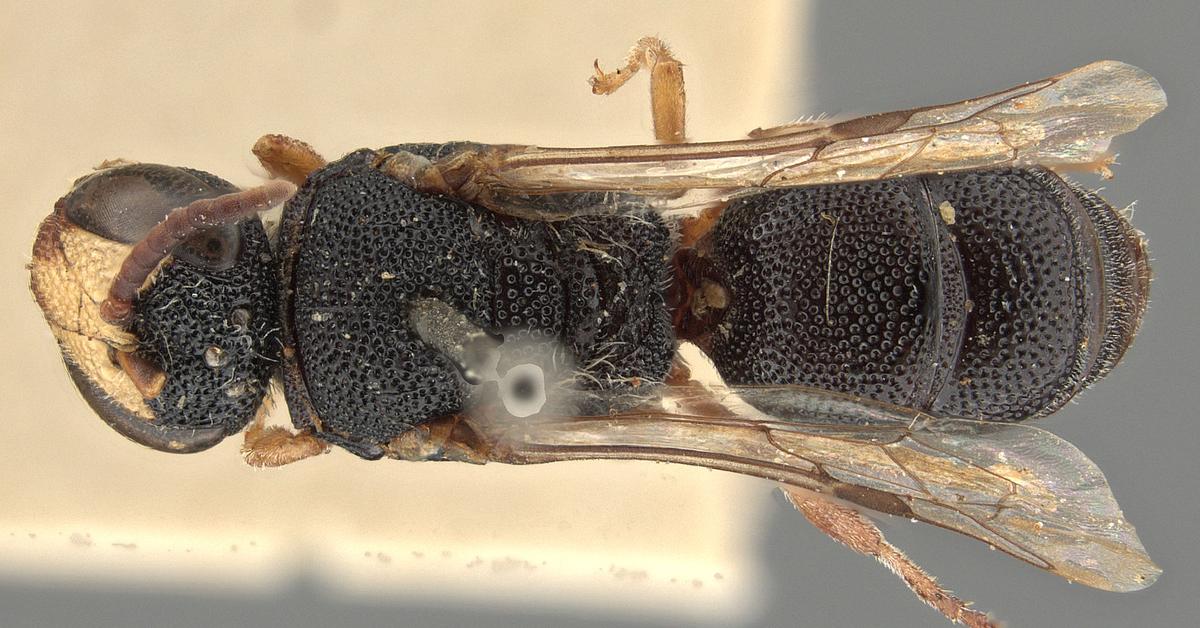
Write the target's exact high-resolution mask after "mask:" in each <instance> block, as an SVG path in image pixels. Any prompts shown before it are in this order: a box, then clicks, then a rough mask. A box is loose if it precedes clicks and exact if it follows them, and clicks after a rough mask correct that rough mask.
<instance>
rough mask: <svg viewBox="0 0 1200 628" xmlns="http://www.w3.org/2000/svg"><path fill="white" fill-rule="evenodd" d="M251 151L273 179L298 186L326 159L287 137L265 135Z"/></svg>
mask: <svg viewBox="0 0 1200 628" xmlns="http://www.w3.org/2000/svg"><path fill="white" fill-rule="evenodd" d="M250 150H251V152H253V153H254V156H255V157H258V161H259V163H261V164H262V165H263V168H266V169H267V172H268V173H270V174H271V177H273V178H276V179H283V180H285V181H289V182H291V183H294V184H295V185H297V186H300V185H303V184H304V180H305V179H307V178H308V175H310V174H312V172H313V171H314V170H317V169H318V168H321V167H323V166H324V165H325V158H324V157H322V156H321V155H319V154H318V153H317V151H315V150H313V147H312V146H309V145H308V144H307V143H305V142H302V141H300V140H298V139H295V138H291V137H288V136H286V135H275V134H272V135H264V136H262V137H260V138H258V141H257V142H255V143H254V148H252V149H250Z"/></svg>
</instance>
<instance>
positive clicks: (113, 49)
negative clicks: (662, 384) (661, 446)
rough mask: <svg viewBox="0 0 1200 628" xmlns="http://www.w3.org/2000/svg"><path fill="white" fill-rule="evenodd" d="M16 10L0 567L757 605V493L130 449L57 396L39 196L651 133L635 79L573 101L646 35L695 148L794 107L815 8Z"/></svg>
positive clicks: (680, 605)
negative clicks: (344, 159) (326, 160)
mask: <svg viewBox="0 0 1200 628" xmlns="http://www.w3.org/2000/svg"><path fill="white" fill-rule="evenodd" d="M4 14H5V17H4V19H3V20H0V77H2V79H3V81H2V84H3V86H4V87H3V89H2V90H0V129H2V139H0V159H2V160H3V163H4V167H3V168H0V207H3V208H4V211H5V212H6V216H8V217H9V219H10V222H9V224H8V226H7V228H6V229H4V230H3V232H2V233H0V238H2V241H3V245H2V247H0V250H2V257H0V289H2V290H3V292H2V293H3V294H5V295H6V298H5V299H4V300H3V303H0V317H2V321H0V323H2V324H0V329H2V330H3V331H2V332H0V333H2V334H3V346H5V347H6V348H7V349H8V352H9V353H8V355H9V357H8V359H6V360H3V361H2V362H0V391H2V392H0V396H2V397H3V399H4V407H5V420H4V422H3V428H0V429H2V437H0V478H3V479H2V480H0V575H2V576H4V577H5V578H8V579H16V580H18V581H20V580H26V581H31V582H51V583H53V582H60V583H63V584H70V585H72V586H77V585H83V586H88V585H89V584H95V585H103V586H106V587H119V588H128V589H139V588H142V589H146V590H152V591H159V590H166V591H171V590H176V591H197V590H218V591H223V592H225V593H228V594H233V595H255V594H262V593H264V592H266V591H270V590H272V589H274V588H278V587H282V586H285V585H286V584H287V583H288V582H290V581H291V580H292V579H294V578H296V577H298V574H304V577H305V578H308V579H311V580H314V581H316V582H317V583H318V586H320V587H323V588H326V589H328V590H330V591H332V592H334V593H333V594H334V595H344V596H347V597H350V598H355V599H387V600H392V601H395V600H397V599H406V598H413V599H415V598H420V599H421V600H422V601H423V602H424V603H430V601H431V600H434V601H436V600H446V603H447V604H450V603H452V601H453V600H468V601H473V602H479V603H487V604H499V605H517V606H534V607H564V608H572V607H578V606H582V607H584V608H590V609H592V612H595V613H599V614H601V615H610V616H614V617H618V616H620V617H633V616H641V615H645V614H650V615H653V616H660V617H679V618H685V617H686V618H691V619H694V620H704V621H710V622H716V623H725V622H728V621H733V620H734V619H735V618H738V617H742V616H744V615H745V613H747V612H748V611H747V609H748V608H752V607H753V606H754V605H755V604H756V603H758V602H760V601H761V600H759V596H758V594H757V592H758V591H759V589H760V587H759V581H760V579H761V568H760V566H759V565H758V564H757V562H756V559H755V557H754V556H753V553H752V551H751V549H752V543H751V539H752V537H753V535H754V533H755V530H756V526H757V525H758V524H759V519H760V515H759V514H758V513H759V512H760V511H761V503H762V498H763V496H764V495H767V494H768V493H769V488H770V487H769V484H766V483H763V482H758V481H754V480H748V479H743V478H738V477H735V476H731V475H728V474H722V473H716V472H708V471H704V470H698V469H690V468H683V467H677V466H668V465H656V464H648V463H573V464H569V465H568V464H560V465H550V466H544V467H531V468H505V467H501V466H498V465H493V466H488V467H470V466H465V465H454V464H440V465H435V464H423V465H418V464H404V463H395V462H377V463H366V462H363V461H360V460H357V459H355V458H354V457H353V456H351V455H349V454H346V453H343V452H341V451H335V452H333V453H331V454H329V455H326V456H322V457H320V458H317V459H313V460H308V461H305V462H303V463H300V464H297V465H294V466H293V467H289V468H283V469H278V470H270V471H256V470H251V469H249V468H247V467H245V466H244V465H243V464H242V463H241V461H240V458H239V456H238V453H237V448H238V446H239V445H240V438H231V439H229V440H227V441H226V442H225V443H223V444H222V445H220V446H218V447H217V448H215V449H214V450H211V451H209V452H206V453H202V454H198V455H193V456H171V455H167V454H162V453H157V452H152V451H150V450H147V449H142V448H140V447H138V446H136V445H134V444H132V443H129V442H126V441H125V440H123V439H122V438H120V437H119V436H118V435H116V434H115V433H113V432H112V431H111V430H110V429H109V428H108V427H107V426H105V425H103V424H102V423H101V422H100V421H99V420H97V419H95V418H94V417H93V416H92V415H91V413H90V411H89V409H88V408H87V406H86V405H85V404H84V402H83V401H82V399H81V398H80V397H79V395H78V394H77V393H76V392H75V390H74V388H73V387H72V385H71V384H70V382H69V380H68V377H67V374H66V371H65V370H64V368H63V367H62V364H61V361H60V359H59V356H58V352H57V350H56V348H55V346H54V345H53V341H52V338H51V335H50V333H49V330H48V329H47V328H46V326H45V325H44V324H43V322H42V320H41V314H40V312H39V311H38V310H37V308H36V305H35V304H34V303H33V300H32V298H31V296H30V295H29V292H28V288H27V286H28V274H27V272H26V271H25V270H24V264H26V263H27V262H28V260H29V250H30V246H31V245H32V241H33V234H34V231H35V228H36V225H37V223H38V222H39V221H40V220H41V219H42V218H43V217H44V216H45V215H46V214H47V213H49V211H50V209H51V207H52V205H53V203H54V201H55V200H56V199H57V198H58V197H59V196H60V195H61V194H63V193H64V192H65V191H66V190H67V188H68V186H69V185H70V182H71V181H72V180H73V179H74V178H76V177H78V176H80V175H82V174H85V173H87V172H88V171H89V170H90V169H91V168H92V167H93V166H95V165H96V164H98V163H99V162H101V161H102V160H105V159H109V158H126V159H132V160H138V161H148V162H159V163H166V164H173V165H187V166H191V167H196V168H201V169H204V170H208V171H210V172H213V173H215V174H217V175H219V176H222V177H224V178H227V179H229V180H231V181H233V182H234V183H236V184H239V185H243V186H246V185H253V184H255V182H256V181H258V180H259V179H258V176H259V173H258V168H257V165H256V164H255V163H254V160H253V158H252V157H251V156H250V154H249V147H250V145H251V144H252V143H253V141H254V140H255V139H256V138H257V137H258V136H259V135H261V134H263V133H267V132H281V133H286V134H290V135H293V136H296V137H299V138H302V139H305V140H306V141H308V142H310V143H311V144H312V145H313V146H315V147H316V148H317V149H318V150H319V151H320V152H322V153H323V154H324V155H326V156H327V157H330V158H334V157H337V156H338V155H340V154H342V153H345V152H347V151H350V150H353V149H355V148H358V147H362V146H380V145H386V144H391V143H397V142H402V141H423V140H428V141H439V140H451V139H471V140H479V141H485V142H521V143H539V144H557V145H598V144H613V143H639V142H644V141H647V140H648V139H649V138H650V137H651V130H650V117H649V107H648V98H647V92H648V88H647V87H646V82H645V79H644V78H642V77H638V78H639V79H641V80H635V81H634V82H633V83H631V84H630V85H629V86H627V87H626V88H625V89H624V90H623V91H622V92H620V93H618V94H617V95H615V96H612V97H609V98H603V99H602V98H598V97H595V96H592V95H591V94H590V92H589V90H588V87H587V84H586V83H585V79H586V78H587V76H588V75H589V74H590V72H591V62H592V60H593V59H594V58H597V57H599V59H600V61H601V63H602V64H604V65H605V67H613V66H615V65H616V64H617V63H618V62H620V61H621V60H622V59H623V57H624V54H625V52H626V50H627V49H628V47H629V45H630V44H632V43H633V42H634V41H635V40H636V39H637V38H638V37H640V36H642V35H646V34H657V35H660V36H662V37H663V38H664V39H666V40H667V41H668V42H670V43H671V44H672V45H673V46H674V48H675V49H676V50H677V52H678V53H679V55H680V57H681V58H682V59H683V60H684V62H685V63H686V64H687V68H686V78H687V81H688V87H689V93H688V95H689V103H688V104H689V114H690V123H691V126H690V128H689V132H690V133H689V134H690V136H692V137H693V138H698V139H718V138H731V137H738V136H741V135H742V134H744V133H745V132H746V131H747V130H749V129H752V128H755V127H757V126H760V125H766V124H770V123H777V122H783V121H786V120H787V119H788V118H789V117H791V116H793V115H795V112H796V111H798V110H800V107H799V106H798V105H799V102H798V99H799V98H800V91H799V90H800V88H801V87H802V85H803V81H802V79H801V77H802V76H803V68H804V66H803V64H802V62H801V61H802V59H801V56H802V55H801V53H802V49H801V47H800V46H799V45H798V43H797V42H796V39H795V38H794V37H793V32H794V31H795V30H796V29H797V28H798V27H799V26H800V25H801V24H802V17H803V6H801V5H788V4H784V3H776V2H765V3H756V4H743V3H698V4H697V3H685V2H680V3H667V4H664V5H659V6H656V7H655V8H654V9H653V10H652V11H648V10H646V9H644V8H643V4H642V3H640V2H625V1H611V2H603V3H561V4H546V5H535V4H526V3H518V2H506V3H485V2H478V3H475V2H461V3H455V2H438V3H421V4H408V3H396V2H388V3H384V2H378V3H347V4H344V5H334V4H329V5H326V4H325V3H321V2H266V3H255V4H253V5H251V4H249V3H139V2H115V3H114V2H103V3H101V2H82V3H72V4H71V5H70V6H60V7H49V6H43V5H42V4H41V3H25V2H18V3H11V2H10V3H6V6H5V8H4ZM779 77H788V78H787V80H786V81H781V80H780V78H779ZM279 410H280V409H277V413H276V414H280V412H279ZM256 592H257V593H256Z"/></svg>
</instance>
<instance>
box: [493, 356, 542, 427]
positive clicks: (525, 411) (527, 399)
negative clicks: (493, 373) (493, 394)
mask: <svg viewBox="0 0 1200 628" xmlns="http://www.w3.org/2000/svg"><path fill="white" fill-rule="evenodd" d="M499 385H500V401H502V402H504V409H505V410H507V411H508V413H509V414H511V415H513V416H515V417H519V418H524V417H527V416H530V415H533V414H537V413H538V412H539V411H540V410H541V409H542V406H544V405H546V374H545V373H543V372H542V367H540V366H538V365H536V364H518V365H517V366H514V367H512V368H510V369H508V372H506V373H505V374H504V377H501V378H500V381H499Z"/></svg>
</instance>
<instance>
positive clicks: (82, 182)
mask: <svg viewBox="0 0 1200 628" xmlns="http://www.w3.org/2000/svg"><path fill="white" fill-rule="evenodd" d="M236 191H237V188H235V187H234V186H233V185H232V184H229V183H227V182H225V181H222V180H220V179H218V178H217V177H214V176H212V175H209V174H207V173H203V172H200V171H198V170H188V169H184V168H176V167H173V166H163V165H159V164H129V165H125V166H118V167H115V168H109V169H107V170H101V171H99V172H95V173H93V174H90V175H88V176H86V177H83V178H81V179H79V180H78V181H76V182H75V187H74V188H73V189H72V190H71V192H70V193H68V194H67V195H66V196H64V197H63V198H62V200H61V201H59V203H60V204H61V209H62V210H63V211H64V212H65V213H66V216H67V218H68V219H70V221H71V222H72V223H74V224H75V225H78V226H79V227H82V228H84V229H86V230H88V231H90V232H92V233H94V234H96V235H98V236H100V237H102V238H106V239H109V240H113V241H115V242H121V243H123V244H134V243H136V242H138V241H139V240H141V239H142V238H143V237H145V236H146V234H147V233H149V232H150V229H152V228H153V227H154V226H155V225H157V224H158V223H160V222H162V220H163V219H164V218H166V217H167V214H169V213H171V210H174V209H176V208H179V207H183V206H185V205H187V204H188V203H191V202H192V201H195V200H197V199H201V198H212V197H216V196H220V195H222V194H228V193H230V192H236Z"/></svg>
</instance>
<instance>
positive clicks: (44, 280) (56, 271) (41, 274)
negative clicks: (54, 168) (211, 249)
mask: <svg viewBox="0 0 1200 628" xmlns="http://www.w3.org/2000/svg"><path fill="white" fill-rule="evenodd" d="M130 248H131V247H130V246H129V245H127V244H120V243H118V242H113V241H111V240H107V239H105V238H102V237H100V236H98V235H96V234H94V233H91V232H89V231H87V230H85V229H81V228H79V227H77V226H75V225H73V224H71V223H70V222H69V221H67V220H66V219H65V218H63V217H61V216H59V215H58V214H53V215H51V216H49V217H48V218H46V220H45V221H43V222H42V225H41V227H40V228H39V230H38V237H37V241H36V243H35V244H34V252H33V263H32V264H30V274H31V275H32V278H31V281H30V287H31V288H32V290H33V294H34V296H35V297H36V298H37V302H38V305H40V306H41V307H42V312H43V313H44V314H45V316H46V322H47V323H49V324H50V329H51V331H52V332H53V333H54V337H55V338H57V339H58V344H59V347H61V349H62V352H63V356H64V357H65V358H66V359H67V360H70V361H71V362H72V363H73V364H75V365H77V366H78V367H79V369H80V370H81V371H82V372H83V374H84V375H85V376H87V378H88V379H89V380H91V381H92V382H94V383H95V384H96V385H98V386H99V387H100V389H101V390H103V391H104V392H105V393H107V394H108V396H109V397H110V398H112V399H113V400H114V401H116V402H117V403H119V404H120V405H121V406H123V407H125V408H126V409H127V410H129V411H130V412H132V413H134V414H135V415H137V416H140V417H142V418H144V419H147V420H150V419H153V418H154V414H153V412H151V411H150V408H149V407H147V406H146V402H145V400H144V399H143V398H142V395H141V393H139V392H138V390H137V388H136V387H135V386H134V385H133V381H132V380H130V379H129V377H128V376H127V375H126V374H125V372H124V371H122V370H121V368H120V367H119V366H117V365H115V364H113V363H112V361H111V360H110V359H109V357H108V355H109V354H108V349H109V347H110V346H111V347H114V348H116V349H124V350H129V351H131V350H133V349H135V348H136V347H137V339H136V338H135V337H134V336H133V335H132V334H130V333H129V332H127V331H125V330H124V329H122V328H120V327H118V326H116V325H113V324H111V323H108V322H107V321H105V320H104V319H103V318H101V317H100V303H102V302H103V301H104V299H105V298H106V297H107V296H108V287H109V284H110V283H112V278H113V277H114V276H116V274H117V271H118V270H119V269H120V267H121V262H122V261H124V259H125V256H126V255H127V254H128V253H129V249H130Z"/></svg>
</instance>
